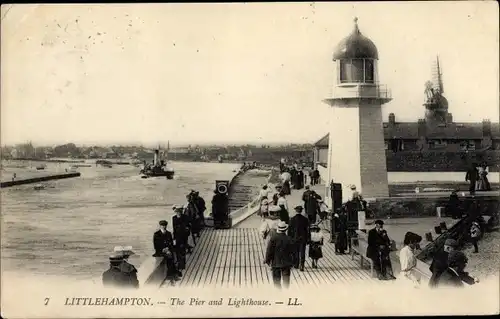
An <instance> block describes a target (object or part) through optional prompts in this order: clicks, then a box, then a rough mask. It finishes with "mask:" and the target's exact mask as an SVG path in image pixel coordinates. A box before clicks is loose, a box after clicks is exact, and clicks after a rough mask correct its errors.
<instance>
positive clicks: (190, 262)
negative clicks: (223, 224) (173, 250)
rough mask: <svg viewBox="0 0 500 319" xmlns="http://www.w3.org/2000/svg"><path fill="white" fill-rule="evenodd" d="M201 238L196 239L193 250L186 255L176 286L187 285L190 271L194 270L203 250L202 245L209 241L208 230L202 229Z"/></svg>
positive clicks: (209, 233)
mask: <svg viewBox="0 0 500 319" xmlns="http://www.w3.org/2000/svg"><path fill="white" fill-rule="evenodd" d="M200 236H201V238H200V240H199V241H198V245H196V246H195V247H194V248H193V251H192V253H191V254H190V255H188V256H186V269H185V270H184V272H183V276H182V278H181V280H180V281H179V285H177V286H185V285H188V283H189V281H190V279H191V278H192V273H193V272H196V267H197V264H196V263H197V260H198V258H199V257H200V254H201V253H202V252H203V250H204V249H202V248H203V247H202V246H204V245H206V244H207V243H208V242H209V238H210V237H211V232H210V231H205V230H204V231H202V233H201V235H200Z"/></svg>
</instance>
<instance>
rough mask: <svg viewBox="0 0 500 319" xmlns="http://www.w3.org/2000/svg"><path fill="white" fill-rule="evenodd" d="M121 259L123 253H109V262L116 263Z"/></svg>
mask: <svg viewBox="0 0 500 319" xmlns="http://www.w3.org/2000/svg"><path fill="white" fill-rule="evenodd" d="M122 260H123V254H120V253H113V254H111V255H109V261H110V262H115V263H118V262H121V261H122Z"/></svg>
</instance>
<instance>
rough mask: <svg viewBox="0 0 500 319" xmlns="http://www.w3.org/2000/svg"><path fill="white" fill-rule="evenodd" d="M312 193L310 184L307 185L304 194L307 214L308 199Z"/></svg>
mask: <svg viewBox="0 0 500 319" xmlns="http://www.w3.org/2000/svg"><path fill="white" fill-rule="evenodd" d="M310 194H311V189H310V187H309V185H307V186H306V190H305V191H304V193H303V194H302V201H303V202H304V207H305V208H306V214H307V200H308V199H309V195H310Z"/></svg>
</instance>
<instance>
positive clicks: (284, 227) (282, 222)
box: [277, 221, 288, 233]
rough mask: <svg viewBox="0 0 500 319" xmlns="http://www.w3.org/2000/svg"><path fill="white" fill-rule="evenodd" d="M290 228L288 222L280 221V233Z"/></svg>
mask: <svg viewBox="0 0 500 319" xmlns="http://www.w3.org/2000/svg"><path fill="white" fill-rule="evenodd" d="M287 229H288V225H287V223H285V222H284V221H280V222H279V223H278V229H277V230H278V233H284V232H286V230H287Z"/></svg>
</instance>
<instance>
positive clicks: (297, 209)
mask: <svg viewBox="0 0 500 319" xmlns="http://www.w3.org/2000/svg"><path fill="white" fill-rule="evenodd" d="M294 209H295V210H296V211H298V212H301V211H302V210H303V209H304V208H303V207H302V206H300V205H299V206H295V208H294Z"/></svg>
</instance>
